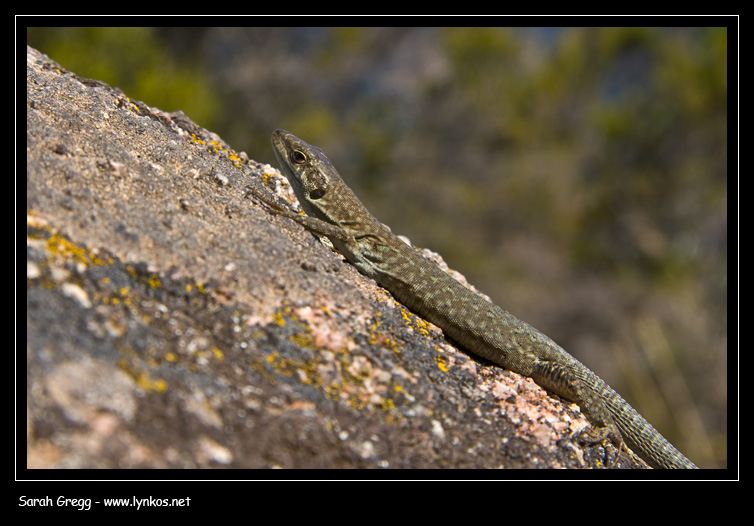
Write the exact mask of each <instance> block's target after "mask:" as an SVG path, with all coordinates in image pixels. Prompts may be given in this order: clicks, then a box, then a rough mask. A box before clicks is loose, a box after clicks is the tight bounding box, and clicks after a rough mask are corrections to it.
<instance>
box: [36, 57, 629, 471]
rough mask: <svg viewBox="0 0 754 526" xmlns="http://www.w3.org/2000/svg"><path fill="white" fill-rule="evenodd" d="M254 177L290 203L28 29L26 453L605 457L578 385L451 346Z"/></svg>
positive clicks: (373, 458)
mask: <svg viewBox="0 0 754 526" xmlns="http://www.w3.org/2000/svg"><path fill="white" fill-rule="evenodd" d="M270 131H271V130H270ZM294 133H295V131H294ZM260 181H263V182H264V184H266V185H267V187H268V188H269V189H270V190H271V191H274V192H276V193H277V194H278V195H280V196H282V197H285V198H287V199H288V200H289V201H291V202H295V200H294V199H293V197H292V193H291V192H290V189H289V187H288V186H287V184H286V182H285V181H284V178H283V177H282V176H281V175H280V174H279V173H278V172H277V170H275V169H273V168H271V167H269V166H267V165H260V164H259V163H256V162H254V161H252V160H249V159H248V158H247V156H246V155H245V154H243V153H241V154H239V153H236V152H235V151H234V150H233V149H232V148H231V147H230V146H229V145H227V144H226V143H225V142H223V140H222V139H221V138H220V137H218V136H217V135H215V134H213V133H211V132H209V131H207V130H204V129H202V128H200V127H199V126H197V125H196V124H194V123H193V122H192V121H191V120H190V119H189V118H188V117H187V116H185V115H184V114H182V113H180V112H176V113H173V114H168V113H165V112H162V111H160V110H157V109H154V108H150V107H148V106H146V105H145V104H143V103H141V102H138V101H134V100H131V99H129V98H128V97H127V95H126V94H124V93H122V92H120V91H119V90H117V89H113V88H111V87H110V86H108V85H106V84H104V83H101V82H98V81H92V80H88V79H83V78H80V77H78V76H77V75H75V74H73V73H71V72H67V71H65V70H63V69H62V68H61V67H60V66H59V65H57V64H56V63H54V62H53V61H51V60H50V59H49V58H48V57H46V56H45V55H42V54H40V53H39V52H38V51H36V50H34V49H32V48H27V188H26V192H27V194H26V197H27V204H26V206H27V249H26V250H27V269H26V276H27V281H26V282H27V289H26V299H27V314H26V316H27V317H26V323H27V329H26V331H27V332H26V334H27V347H26V352H27V355H26V360H27V376H26V408H27V412H26V419H27V420H26V429H27V467H28V468H64V467H69V468H197V467H234V468H275V467H278V468H346V467H348V468H430V467H434V468H535V467H565V468H579V467H599V466H602V465H603V462H604V460H605V458H606V455H607V456H609V457H611V458H612V456H614V455H615V450H614V449H613V448H612V446H611V445H605V444H601V445H596V446H591V447H587V448H585V447H584V445H583V444H580V443H579V442H578V440H577V438H575V435H577V434H578V432H579V431H580V430H581V429H582V428H583V427H584V426H585V425H586V421H585V420H584V418H583V416H581V415H580V413H579V410H578V408H577V407H576V406H575V405H573V404H568V403H564V402H561V401H560V400H559V399H557V398H556V397H553V396H551V395H548V394H547V393H546V392H545V391H543V390H542V389H540V388H539V387H538V386H536V384H534V383H533V382H532V381H531V380H529V379H526V378H522V377H520V376H518V375H516V374H514V373H511V372H508V371H504V370H502V369H499V368H497V367H494V366H491V365H489V364H486V363H483V362H482V361H480V360H477V359H476V358H474V357H471V356H469V355H467V354H466V353H464V352H463V350H459V349H458V348H456V347H454V346H453V345H452V343H451V342H449V341H447V340H446V339H445V338H444V336H443V335H442V333H441V332H440V330H439V329H437V328H436V327H435V326H433V325H431V324H428V323H426V322H424V321H423V320H421V319H420V318H418V317H417V316H415V315H414V314H412V313H410V312H408V311H407V310H405V309H404V308H403V307H402V306H400V305H399V304H397V303H396V302H395V301H394V300H393V299H392V298H391V297H390V296H389V294H387V292H385V291H384V289H382V288H380V287H378V286H377V285H376V284H375V283H374V282H373V281H372V280H370V279H367V278H365V277H363V276H361V275H360V274H359V273H358V272H357V271H356V269H355V268H354V267H352V266H351V265H349V264H348V263H346V262H345V261H344V260H343V258H342V257H341V256H340V255H339V254H337V253H336V252H334V251H333V250H331V249H330V248H328V246H326V245H325V244H323V243H322V242H321V241H320V240H319V239H318V238H316V237H315V236H313V235H312V234H310V233H309V232H307V231H305V230H303V229H302V228H301V227H300V226H298V225H296V224H295V223H293V222H292V221H289V220H287V219H285V218H281V217H279V216H275V215H273V214H271V213H270V212H269V211H268V210H267V209H266V208H265V207H263V206H262V205H261V204H260V203H259V202H257V201H255V200H254V199H253V197H251V195H250V193H249V188H250V186H251V184H252V183H253V182H257V183H258V182H260ZM605 448H607V451H605ZM637 464H638V465H641V466H643V463H641V461H637ZM637 464H634V462H632V461H630V460H629V459H628V458H627V457H626V455H625V454H624V455H622V456H621V462H620V463H619V466H620V467H634V466H635V465H637Z"/></svg>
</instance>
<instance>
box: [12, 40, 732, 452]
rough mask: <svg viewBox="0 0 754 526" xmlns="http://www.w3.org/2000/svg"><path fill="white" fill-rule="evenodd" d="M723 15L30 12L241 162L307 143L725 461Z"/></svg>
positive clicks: (79, 58)
mask: <svg viewBox="0 0 754 526" xmlns="http://www.w3.org/2000/svg"><path fill="white" fill-rule="evenodd" d="M727 39H728V32H727V29H726V28H578V29H576V28H513V29H504V28H29V29H28V30H27V43H28V44H29V45H31V46H33V47H35V48H37V49H39V50H40V51H42V52H43V53H45V54H47V55H48V56H50V58H52V59H53V60H55V61H57V62H59V63H60V64H61V65H62V66H63V67H65V68H67V69H69V70H71V71H73V72H75V73H77V74H79V75H82V76H85V77H89V78H95V79H98V80H102V81H105V82H107V83H109V84H111V85H113V86H118V87H120V88H121V89H123V91H124V92H125V93H126V94H127V95H128V96H130V97H132V98H134V99H138V100H142V101H144V102H146V103H147V104H149V105H150V106H156V107H158V108H160V109H162V110H165V111H175V110H179V109H180V110H183V111H184V112H185V113H186V114H187V115H189V116H190V117H191V118H192V119H193V120H195V121H196V122H197V123H199V124H200V125H202V126H204V127H206V128H208V129H210V130H212V131H215V132H217V133H218V134H220V135H221V136H222V137H223V138H224V139H225V140H226V141H228V143H229V144H231V145H232V146H233V147H234V148H235V149H236V150H238V151H242V150H244V151H246V152H247V153H248V155H249V157H251V158H252V159H255V160H257V161H260V162H269V163H270V164H273V165H276V163H275V161H274V156H273V154H272V150H271V147H270V142H269V141H270V132H271V131H272V130H273V129H274V128H285V129H287V130H289V131H291V132H293V133H294V134H296V135H298V136H299V137H301V138H302V139H304V140H306V141H307V142H310V143H312V144H315V145H317V146H320V147H321V148H323V149H324V150H325V152H327V154H328V156H329V157H330V159H331V160H332V161H333V162H334V164H335V165H336V166H337V167H338V169H339V171H340V173H341V175H342V176H343V177H344V179H345V180H346V182H347V183H348V184H349V185H350V186H351V187H352V188H353V189H354V191H355V192H356V194H357V195H359V196H360V198H361V199H362V200H363V201H364V203H365V204H366V205H367V207H368V208H369V209H370V211H372V213H373V214H375V215H376V216H377V217H378V218H380V219H381V220H382V221H383V222H385V223H386V224H388V225H390V226H391V228H392V229H393V231H394V232H396V233H399V234H404V235H407V236H408V237H409V238H410V239H411V240H412V242H413V243H414V244H415V245H417V246H420V247H427V248H430V249H432V250H434V251H437V252H439V253H440V254H441V255H442V256H443V257H444V258H445V260H446V261H447V262H448V263H449V264H450V266H451V267H452V268H455V269H456V270H459V271H460V272H462V273H463V274H465V275H466V276H467V278H468V279H469V280H470V281H471V282H472V283H474V284H475V285H476V286H477V287H478V288H479V289H480V290H482V291H484V292H485V293H487V294H489V295H490V296H491V297H492V299H493V301H495V302H496V303H498V304H499V305H501V306H502V307H503V308H505V309H507V310H509V311H511V312H512V313H513V314H515V315H516V316H518V317H519V318H522V319H524V320H525V321H527V322H529V323H531V324H532V325H534V326H535V327H537V328H539V329H540V330H542V331H543V332H545V333H546V334H548V335H549V336H550V337H552V338H553V339H554V340H555V341H557V342H558V343H560V344H561V345H562V346H563V347H564V348H565V349H567V350H568V351H569V352H571V353H572V354H574V355H575V356H576V357H577V358H579V359H581V360H582V361H584V362H585V363H586V364H587V365H588V366H589V367H591V368H592V369H594V370H595V371H596V372H597V373H598V374H599V375H600V376H602V377H603V378H604V379H605V380H606V381H607V382H608V383H610V384H611V385H612V386H613V387H614V388H615V389H616V390H617V391H618V392H620V393H621V394H623V396H624V397H625V398H627V399H628V400H629V401H630V402H631V403H632V404H633V405H634V406H635V407H636V408H637V409H638V410H639V411H640V412H641V413H642V414H644V415H645V416H646V417H647V419H649V420H650V421H651V422H652V423H653V424H655V426H656V427H658V428H659V429H660V430H661V431H662V432H663V434H665V436H667V437H668V439H670V440H671V441H672V442H673V443H674V444H675V445H676V446H677V447H678V448H679V449H681V450H682V451H683V452H684V453H685V454H687V456H689V457H690V458H691V459H692V460H694V461H695V462H696V463H697V464H698V465H700V466H702V467H725V466H726V465H727V171H728V157H727V129H728V122H727V55H728V53H727V43H728V40H727Z"/></svg>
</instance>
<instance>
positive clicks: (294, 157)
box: [291, 150, 306, 164]
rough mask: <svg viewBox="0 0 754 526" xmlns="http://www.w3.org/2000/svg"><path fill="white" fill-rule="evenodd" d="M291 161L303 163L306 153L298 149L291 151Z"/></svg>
mask: <svg viewBox="0 0 754 526" xmlns="http://www.w3.org/2000/svg"><path fill="white" fill-rule="evenodd" d="M291 161H293V162H294V163H295V164H304V163H305V162H306V155H305V154H304V153H303V152H301V151H299V150H293V152H291Z"/></svg>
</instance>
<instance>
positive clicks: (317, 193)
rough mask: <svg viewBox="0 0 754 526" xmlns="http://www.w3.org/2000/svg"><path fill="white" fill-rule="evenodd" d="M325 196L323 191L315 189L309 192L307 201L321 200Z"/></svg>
mask: <svg viewBox="0 0 754 526" xmlns="http://www.w3.org/2000/svg"><path fill="white" fill-rule="evenodd" d="M324 196H325V191H324V190H323V189H322V188H317V189H316V190H312V191H311V192H309V199H313V200H315V201H316V200H317V199H322V198H323V197H324Z"/></svg>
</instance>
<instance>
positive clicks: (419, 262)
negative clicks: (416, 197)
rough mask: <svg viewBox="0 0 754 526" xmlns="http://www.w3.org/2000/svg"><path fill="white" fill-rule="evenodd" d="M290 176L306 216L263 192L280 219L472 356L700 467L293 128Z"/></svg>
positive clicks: (652, 454) (287, 139)
mask: <svg viewBox="0 0 754 526" xmlns="http://www.w3.org/2000/svg"><path fill="white" fill-rule="evenodd" d="M272 145H273V149H274V151H275V156H276V157H277V160H278V162H279V163H280V166H281V168H282V172H283V174H284V175H285V176H286V177H287V178H288V180H289V181H290V183H291V185H292V187H293V191H294V193H295V194H296V197H297V198H298V200H299V202H300V203H301V206H302V208H303V209H304V211H305V212H306V214H307V215H299V214H296V213H294V212H293V211H292V210H290V209H288V208H285V207H283V206H281V204H280V203H279V202H277V201H276V200H274V199H272V198H271V197H270V196H265V195H262V194H260V195H257V197H258V198H259V199H261V200H262V201H263V202H265V203H266V204H267V205H269V206H270V207H271V208H273V209H274V210H275V211H276V213H278V214H281V215H284V216H286V217H289V218H291V219H293V220H294V221H296V222H297V223H299V224H301V225H303V226H304V227H306V228H307V229H309V230H311V231H312V232H314V233H315V234H318V235H324V236H327V237H328V238H329V239H330V241H331V242H332V243H333V245H334V246H335V248H336V249H338V251H340V253H341V254H343V255H344V256H345V257H346V259H347V260H348V261H349V262H350V263H352V264H353V265H354V266H356V268H357V269H358V270H359V271H360V272H361V273H362V274H364V275H366V276H368V277H370V278H372V279H374V280H375V281H377V283H379V284H380V285H382V286H383V287H385V288H386V289H387V290H388V291H390V293H391V294H392V295H393V296H394V297H395V298H396V299H397V300H398V301H400V302H401V303H403V304H404V305H405V306H406V307H408V308H409V309H411V310H412V311H414V312H416V313H417V314H419V315H420V316H422V317H423V318H425V319H426V320H428V321H430V322H432V323H434V324H435V325H437V326H438V327H440V328H441V329H442V330H443V331H444V332H445V334H446V335H447V336H449V337H450V338H451V339H452V340H454V341H456V342H457V343H459V344H460V345H462V346H463V347H464V348H465V349H466V350H468V351H469V352H472V353H474V354H476V355H478V356H481V357H483V358H485V359H487V360H489V361H491V362H493V363H495V364H497V365H499V366H501V367H504V368H506V369H509V370H511V371H514V372H517V373H519V374H522V375H524V376H528V377H531V378H532V379H533V380H534V381H535V382H536V383H537V384H539V385H540V386H542V387H544V388H545V389H547V390H549V391H551V392H553V393H555V394H557V395H559V396H562V397H564V398H566V399H568V400H571V401H573V402H575V403H576V404H578V405H579V406H580V407H581V408H582V410H583V411H584V413H585V414H586V416H587V418H588V419H589V420H590V421H591V422H592V424H593V425H594V426H595V427H594V429H593V430H592V432H593V433H594V435H595V437H596V439H595V440H601V439H604V438H605V437H608V436H609V437H611V439H612V440H614V441H615V442H616V443H617V444H619V446H622V445H623V444H624V443H625V445H627V446H628V447H630V448H631V450H633V451H634V452H635V453H636V454H638V455H639V456H640V457H641V458H643V459H644V460H645V461H646V462H647V464H649V465H650V466H652V467H654V468H696V466H695V465H694V464H693V463H692V462H691V461H690V460H688V459H687V458H686V457H685V456H683V454H681V453H680V452H679V451H678V450H677V449H676V448H675V447H673V445H672V444H671V443H670V442H668V441H667V440H666V439H665V438H664V437H663V436H662V435H661V434H660V433H659V432H658V431H657V430H656V429H655V428H654V427H652V425H651V424H650V423H649V422H647V421H646V420H645V419H644V418H643V417H642V416H641V415H640V414H639V413H638V412H637V411H636V410H635V409H634V408H632V407H631V406H630V405H629V404H628V403H627V402H626V401H625V400H624V399H623V398H622V397H621V396H620V395H619V394H618V393H616V392H615V391H613V389H611V388H610V386H609V385H607V384H606V383H605V382H604V381H603V380H602V379H600V378H599V377H598V376H597V375H596V374H594V373H593V372H592V371H591V370H589V369H588V368H587V367H585V366H584V365H583V364H581V362H579V361H578V360H576V359H575V358H574V357H573V356H571V355H570V354H568V353H567V352H566V351H565V350H563V349H562V348H561V347H560V346H559V345H558V344H556V343H555V342H554V341H552V340H551V339H550V338H548V337H547V336H545V335H544V334H542V333H541V332H539V331H538V330H537V329H535V328H534V327H532V326H530V325H528V324H526V323H524V322H523V321H521V320H519V319H517V318H516V317H514V316H513V315H512V314H510V313H509V312H507V311H505V310H503V309H501V308H500V307H498V306H497V305H494V304H493V303H490V302H489V301H486V300H485V299H483V298H482V297H480V296H478V295H477V294H475V293H474V292H472V291H471V290H469V289H468V288H466V287H465V286H463V285H462V284H461V283H460V282H458V281H456V280H455V279H453V278H452V277H451V276H450V275H449V274H447V273H446V272H444V271H443V270H441V269H440V268H438V267H437V266H436V265H435V264H433V263H432V262H430V261H429V260H427V259H425V258H424V257H423V256H422V255H421V254H420V253H419V252H418V251H417V250H416V249H414V248H412V247H411V246H409V245H407V244H406V243H405V242H403V241H402V240H401V239H400V238H399V237H398V236H396V235H395V234H393V233H392V232H391V231H390V228H388V227H387V226H385V225H383V224H382V223H380V222H379V221H378V220H377V219H376V218H375V217H374V216H372V215H371V214H370V213H369V211H368V210H367V209H366V208H365V207H364V205H363V204H362V203H361V202H360V201H359V199H358V198H357V197H356V195H354V193H353V192H352V191H351V189H350V188H348V186H346V184H345V183H344V182H343V179H341V177H340V175H339V174H338V172H337V171H336V170H335V168H334V167H333V165H332V163H331V162H330V160H329V159H328V158H327V156H326V155H325V154H324V152H323V151H322V150H320V149H319V148H317V147H316V146H312V145H310V144H307V143H306V142H304V141H302V140H301V139H299V138H298V137H296V136H295V135H293V134H291V133H289V132H287V131H285V130H275V131H274V132H273V133H272Z"/></svg>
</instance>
